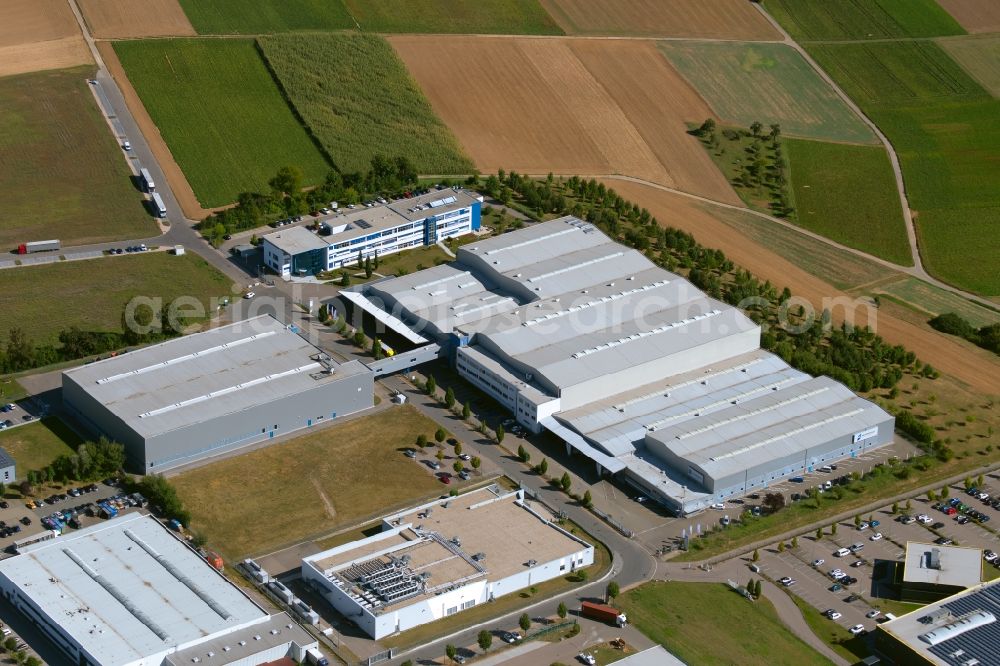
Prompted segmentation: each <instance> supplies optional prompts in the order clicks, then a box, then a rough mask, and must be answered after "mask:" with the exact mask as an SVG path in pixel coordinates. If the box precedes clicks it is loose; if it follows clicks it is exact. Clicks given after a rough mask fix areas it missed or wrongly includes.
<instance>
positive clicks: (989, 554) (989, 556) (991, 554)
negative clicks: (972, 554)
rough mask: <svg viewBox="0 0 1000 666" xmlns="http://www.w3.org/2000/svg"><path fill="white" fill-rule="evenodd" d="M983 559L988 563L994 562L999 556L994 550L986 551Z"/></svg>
mask: <svg viewBox="0 0 1000 666" xmlns="http://www.w3.org/2000/svg"><path fill="white" fill-rule="evenodd" d="M983 559H984V560H986V561H987V562H993V561H995V560H996V559H997V554H996V553H994V552H993V551H992V550H984V551H983Z"/></svg>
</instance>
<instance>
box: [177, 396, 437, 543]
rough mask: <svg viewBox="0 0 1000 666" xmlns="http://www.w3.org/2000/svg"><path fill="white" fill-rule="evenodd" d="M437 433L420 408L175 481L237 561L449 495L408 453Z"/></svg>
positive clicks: (196, 519)
mask: <svg viewBox="0 0 1000 666" xmlns="http://www.w3.org/2000/svg"><path fill="white" fill-rule="evenodd" d="M436 429H437V426H436V425H435V424H434V422H433V421H431V420H429V419H427V418H425V417H423V416H421V415H420V414H419V413H418V412H417V410H416V409H414V408H413V407H411V406H404V407H393V408H391V409H388V410H385V411H383V412H380V413H377V414H372V415H369V416H362V417H359V418H354V419H351V420H349V421H346V422H344V423H341V424H337V425H334V426H331V427H327V428H323V429H321V430H318V431H316V432H312V433H309V434H304V435H302V436H300V437H296V438H295V439H292V440H290V441H287V442H284V443H281V444H277V445H274V446H269V447H267V448H264V449H258V450H256V451H252V452H250V453H246V454H243V455H239V456H235V457H232V458H228V459H225V460H221V461H219V462H216V463H212V464H210V465H206V466H204V467H200V468H197V469H194V470H192V471H189V472H183V473H181V474H179V475H177V476H176V477H174V478H173V479H172V482H173V484H174V486H175V487H176V488H177V492H178V494H179V495H180V497H181V499H182V500H183V502H184V505H185V506H186V507H189V508H190V510H191V514H192V518H193V520H192V525H193V527H194V528H195V529H196V530H197V531H199V532H201V533H203V534H205V535H206V536H207V537H208V539H209V540H210V541H211V542H212V544H213V545H214V546H217V547H218V549H219V551H220V553H221V554H223V555H225V556H227V559H234V558H238V557H245V556H246V555H249V554H257V553H266V552H270V551H273V550H276V549H278V548H280V547H283V546H288V545H291V544H294V543H299V542H302V541H305V540H306V539H308V538H310V537H311V536H314V535H317V534H325V533H329V532H330V531H332V530H333V529H335V528H336V527H337V526H338V525H349V524H352V523H355V522H358V521H362V520H366V519H370V518H374V517H375V516H379V515H383V514H385V513H387V512H389V511H390V510H391V509H392V508H394V507H399V508H404V507H406V506H409V505H412V504H414V503H416V502H418V501H420V500H423V499H426V498H429V497H436V496H438V495H440V494H441V489H442V488H443V486H442V485H441V483H440V482H439V481H438V480H437V479H436V478H435V477H434V476H432V475H431V474H429V473H428V472H427V470H426V469H423V468H422V467H420V466H418V465H417V464H416V463H415V462H414V461H412V460H410V459H409V458H406V457H405V456H403V455H402V450H403V449H405V448H409V447H412V446H413V443H414V441H415V440H416V437H417V435H418V434H421V433H423V434H425V435H427V436H428V437H429V438H430V439H431V440H433V434H434V431H435V430H436ZM452 487H454V486H452Z"/></svg>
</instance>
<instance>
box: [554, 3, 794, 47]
mask: <svg viewBox="0 0 1000 666" xmlns="http://www.w3.org/2000/svg"><path fill="white" fill-rule="evenodd" d="M542 6H544V7H545V9H547V10H548V12H549V13H550V14H551V15H552V16H553V17H554V18H555V19H556V22H557V23H559V25H560V26H561V27H562V29H563V30H565V31H566V33H567V34H570V35H597V34H601V35H633V36H642V37H694V38H710V39H747V40H774V41H777V40H780V39H781V36H780V35H779V34H778V32H777V31H776V30H775V29H774V28H773V27H771V24H770V23H768V22H767V20H766V19H765V18H764V17H763V16H761V15H760V13H759V12H758V11H757V10H756V9H754V7H753V5H752V4H750V3H749V2H746V0H712V2H697V1H694V0H542Z"/></svg>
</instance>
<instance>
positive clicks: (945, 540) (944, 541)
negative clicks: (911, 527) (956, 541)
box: [934, 537, 952, 546]
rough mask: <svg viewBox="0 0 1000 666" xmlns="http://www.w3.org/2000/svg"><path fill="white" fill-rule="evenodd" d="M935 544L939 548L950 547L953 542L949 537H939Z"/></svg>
mask: <svg viewBox="0 0 1000 666" xmlns="http://www.w3.org/2000/svg"><path fill="white" fill-rule="evenodd" d="M934 543H936V544H937V545H939V546H950V545H951V544H952V540H951V539H949V538H948V537H938V538H937V539H934Z"/></svg>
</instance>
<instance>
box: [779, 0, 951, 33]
mask: <svg viewBox="0 0 1000 666" xmlns="http://www.w3.org/2000/svg"><path fill="white" fill-rule="evenodd" d="M764 6H765V7H766V8H767V10H768V11H769V12H770V13H771V14H772V15H773V16H774V17H775V18H776V19H778V21H779V22H780V23H781V25H782V26H783V27H784V28H785V30H787V31H788V32H789V33H790V34H791V35H792V37H794V38H795V39H797V40H799V41H810V40H847V39H885V38H889V37H940V36H943V35H961V34H964V33H965V31H964V30H963V29H962V26H960V25H959V24H958V22H957V21H955V19H954V18H952V17H951V15H949V14H948V12H946V11H945V10H944V9H942V8H941V6H940V5H938V4H937V2H935V0H841V1H840V2H828V1H827V0H766V2H765V3H764Z"/></svg>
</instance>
